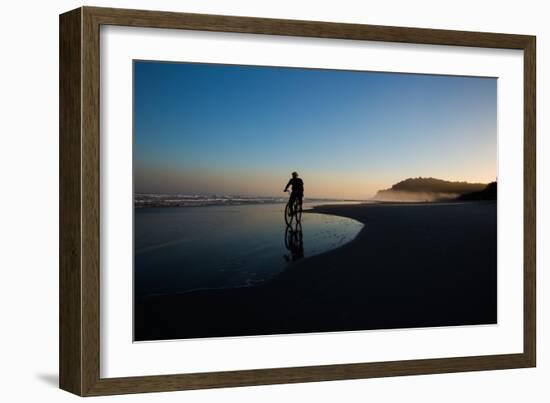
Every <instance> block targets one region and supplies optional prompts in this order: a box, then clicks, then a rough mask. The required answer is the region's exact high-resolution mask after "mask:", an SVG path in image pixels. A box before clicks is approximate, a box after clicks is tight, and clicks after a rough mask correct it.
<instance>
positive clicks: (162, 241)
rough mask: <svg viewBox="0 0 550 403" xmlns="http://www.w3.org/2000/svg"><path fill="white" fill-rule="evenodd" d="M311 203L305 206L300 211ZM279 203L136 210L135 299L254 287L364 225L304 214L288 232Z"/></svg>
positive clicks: (346, 238)
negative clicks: (298, 226)
mask: <svg viewBox="0 0 550 403" xmlns="http://www.w3.org/2000/svg"><path fill="white" fill-rule="evenodd" d="M308 207H311V204H307V203H304V209H307V208H308ZM283 209H284V204H258V205H245V206H209V207H160V208H140V209H136V210H135V223H134V224H135V240H134V243H135V255H134V269H135V272H134V276H135V277H134V280H135V283H134V285H135V297H136V298H138V299H139V298H143V297H145V296H147V295H152V294H164V293H181V292H185V291H190V290H194V289H201V288H228V287H239V286H247V285H253V284H257V283H259V282H262V281H265V280H268V279H269V278H271V277H272V276H273V275H275V274H277V273H279V272H281V271H282V270H284V269H285V268H286V267H287V266H288V265H289V264H291V262H292V261H295V260H299V259H301V258H304V257H309V256H313V255H316V254H319V253H322V252H325V251H328V250H331V249H334V248H337V247H339V246H341V245H343V244H345V243H347V242H349V241H351V240H352V239H353V238H354V237H355V236H356V235H357V233H358V232H359V231H360V230H361V228H362V227H363V224H361V223H359V222H357V221H355V220H352V219H349V218H344V217H337V216H331V215H324V214H316V213H304V214H303V216H302V225H301V231H300V228H294V229H293V230H289V229H288V228H287V227H286V224H285V223H284V218H283Z"/></svg>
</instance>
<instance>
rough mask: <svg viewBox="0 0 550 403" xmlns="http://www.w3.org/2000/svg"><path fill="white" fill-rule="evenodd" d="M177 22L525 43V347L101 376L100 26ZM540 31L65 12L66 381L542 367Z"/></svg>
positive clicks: (260, 380) (275, 31)
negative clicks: (538, 292)
mask: <svg viewBox="0 0 550 403" xmlns="http://www.w3.org/2000/svg"><path fill="white" fill-rule="evenodd" d="M101 25H121V26H132V27H154V28H172V29H185V30H203V31H216V32H234V33H253V34H269V35H286V36H302V37H317V38H335V39H352V40H358V41H362V40H368V41H382V42H402V43H415V44H434V45H458V46H473V47H481V48H504V49H520V50H523V52H524V77H523V83H524V99H523V105H524V133H523V135H524V154H523V155H524V176H523V179H524V217H523V218H524V245H523V253H524V255H523V256H524V258H523V261H524V267H523V276H524V306H523V313H524V326H523V343H524V348H523V353H520V354H503V355H488V356H467V357H453V358H440V359H419V360H405V361H391V362H373V363H353V364H338V365H322V366H306V367H290V368H276V369H254V370H239V371H229V372H209V373H192V374H173V375H156V376H139V377H124V378H101V377H100V336H99V335H100V316H99V301H100V299H99V289H100V277H99V245H100V232H99V219H100V211H99V204H100V198H99V186H100V172H99V158H100V155H99V154H100V148H99V130H100V127H99V111H100V97H99V91H100V85H99V71H100V64H99V54H100V53H99V52H100V49H99V46H100V45H99V44H100V41H99V35H100V33H99V29H100V26H101ZM535 52H536V51H535V37H534V36H527V35H511V34H499V33H484V32H461V31H447V30H436V29H419V28H402V27H389V26H374V25H356V24H340V23H329V22H314V21H295V20H277V19H266V18H250V17H231V16H219V15H201V14H185V13H172V12H159V11H142V10H122V9H110V8H96V7H81V8H78V9H75V10H73V11H69V12H67V13H64V14H62V15H61V16H60V87H59V91H60V273H59V284H60V293H59V300H60V316H59V319H60V344H59V354H60V355H59V362H60V364H59V368H60V387H61V388H62V389H64V390H66V391H69V392H72V393H74V394H77V395H80V396H95V395H112V394H122V393H141V392H160V391H171V390H186V389H200V388H217V387H232V386H247V385H265V384H278V383H294V382H313V381H328V380H342V379H357V378H370V377H387V376H399V375H416V374H435V373H448V372H459V371H480V370H497V369H507V368H524V367H534V366H535V363H536V349H535V343H536V322H535V301H536V296H535V244H536V242H535V236H536V227H535V195H536V189H535V186H536V182H535V178H536V177H535V175H536V174H535V165H536V164H535V101H536V98H535V88H536V86H535Z"/></svg>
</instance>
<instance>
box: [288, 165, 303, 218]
mask: <svg viewBox="0 0 550 403" xmlns="http://www.w3.org/2000/svg"><path fill="white" fill-rule="evenodd" d="M290 186H292V192H290V198H289V199H288V204H290V205H291V206H293V205H294V202H295V201H296V200H297V201H298V202H299V203H300V206H302V200H303V198H304V181H303V180H302V179H300V178H298V172H292V178H290V180H289V181H288V183H287V184H286V186H285V190H284V191H285V192H286V191H287V190H288V188H289V187H290ZM295 213H296V212H295V211H292V212H291V214H295Z"/></svg>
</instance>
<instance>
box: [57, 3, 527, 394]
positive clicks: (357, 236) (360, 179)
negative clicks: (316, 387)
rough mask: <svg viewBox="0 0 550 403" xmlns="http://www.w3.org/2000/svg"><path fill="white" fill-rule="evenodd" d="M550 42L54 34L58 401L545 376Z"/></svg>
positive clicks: (101, 31) (300, 34) (300, 29)
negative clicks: (541, 95)
mask: <svg viewBox="0 0 550 403" xmlns="http://www.w3.org/2000/svg"><path fill="white" fill-rule="evenodd" d="M535 103H536V102H535V37H534V36H527V35H514V34H501V33H483V32H460V31H446V30H433V29H420V28H404V27H387V26H373V25H355V24H340V23H329V22H314V21H295V20H276V19H264V18H250V17H230V16H219V15H200V14H185V13H170V12H159V11H143V10H121V9H108V8H95V7H82V8H79V9H76V10H73V11H69V12H67V13H65V14H62V15H61V16H60V387H61V388H62V389H64V390H67V391H69V392H72V393H75V394H77V395H81V396H92V395H108V394H121V393H139V392H155V391H169V390H186V389H197V388H214V387H230V386H245V385H262V384H276V383H290V382H312V381H326V380H342V379H356V378H369V377H386V376H398V375H414V374H436V373H447V372H458V371H479V370H497V369H505V368H525V367H533V366H535V362H536V353H535V339H536V335H535V300H536V297H535V234H536V230H535V195H536V193H535V192H536V190H535V165H536V164H535Z"/></svg>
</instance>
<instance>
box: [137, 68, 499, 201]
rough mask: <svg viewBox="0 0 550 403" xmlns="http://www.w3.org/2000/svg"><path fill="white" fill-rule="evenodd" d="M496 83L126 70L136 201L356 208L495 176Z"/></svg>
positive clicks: (293, 71)
mask: <svg viewBox="0 0 550 403" xmlns="http://www.w3.org/2000/svg"><path fill="white" fill-rule="evenodd" d="M496 108H497V79H496V78H480V77H461V76H443V75H421V74H401V73H381V72H365V71H342V70H322V69H301V68H286V67H263V66H234V65H220V64H193V63H168V62H149V61H134V189H135V191H136V192H138V193H184V194H229V195H247V196H283V195H284V193H282V191H283V188H284V186H285V185H286V182H287V181H288V179H289V178H290V173H291V172H292V171H297V172H298V173H299V175H300V177H301V178H302V179H303V181H304V188H305V192H304V193H305V196H306V197H312V198H337V199H360V200H361V199H367V198H369V197H371V196H373V195H374V194H375V193H376V191H377V190H379V189H385V188H388V187H391V185H392V184H394V183H396V182H399V181H401V180H403V179H406V178H409V177H420V176H422V177H435V178H440V179H446V180H460V181H469V182H483V183H488V182H491V181H494V180H495V179H496V175H497V172H496V171H497V168H496V166H497V163H496V161H497V146H496V145H497V109H496Z"/></svg>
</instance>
